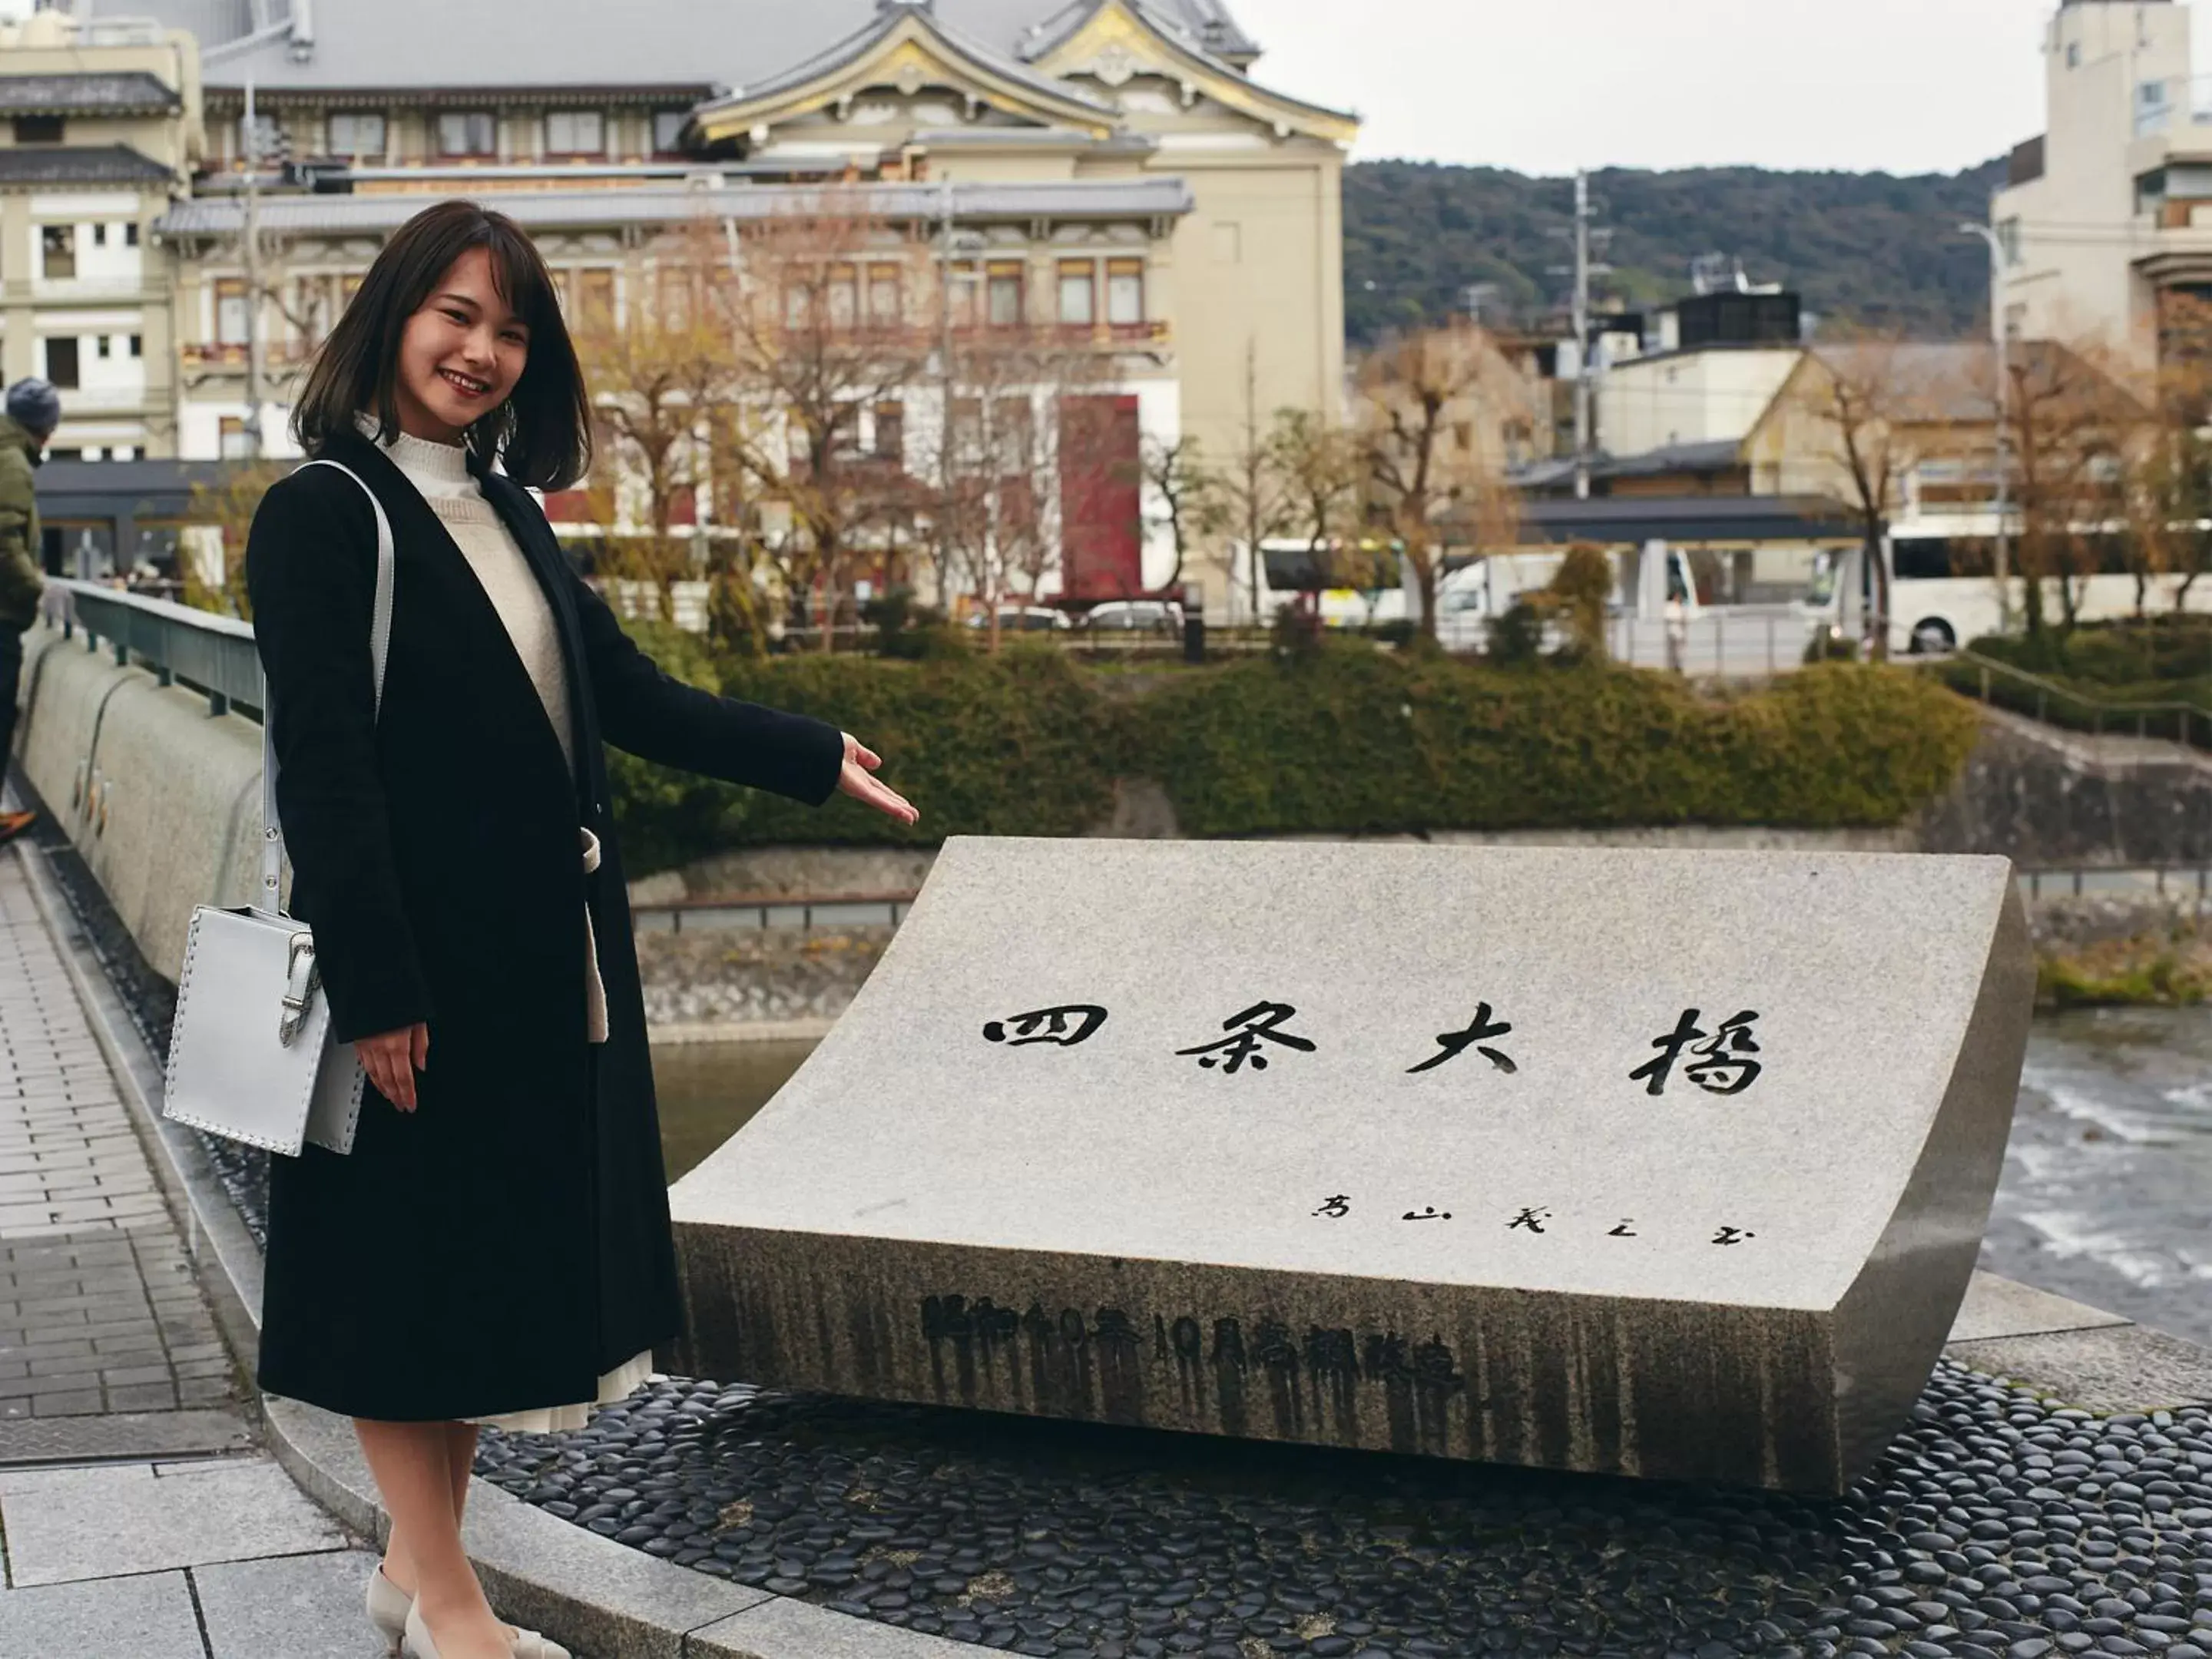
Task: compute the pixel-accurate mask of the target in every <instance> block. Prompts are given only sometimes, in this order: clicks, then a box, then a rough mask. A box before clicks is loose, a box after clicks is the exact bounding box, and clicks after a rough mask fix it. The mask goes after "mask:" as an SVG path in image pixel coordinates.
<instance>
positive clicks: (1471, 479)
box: [1354, 322, 1529, 641]
mask: <svg viewBox="0 0 2212 1659" xmlns="http://www.w3.org/2000/svg"><path fill="white" fill-rule="evenodd" d="M1354 389H1355V392H1356V393H1357V396H1358V406H1357V410H1356V416H1355V420H1354V430H1355V432H1356V433H1357V442H1358V455H1359V461H1360V471H1361V474H1362V480H1363V483H1364V488H1365V489H1366V491H1367V499H1368V502H1369V505H1370V510H1371V511H1372V512H1373V513H1374V514H1375V515H1376V517H1377V518H1380V519H1382V520H1384V521H1386V522H1387V523H1388V524H1389V526H1390V528H1391V530H1392V532H1394V534H1395V538H1396V540H1397V543H1398V545H1399V547H1400V549H1401V551H1402V552H1403V553H1404V555H1405V557H1406V561H1407V564H1408V565H1409V566H1411V568H1412V570H1413V580H1414V581H1415V583H1416V585H1417V586H1418V587H1419V599H1420V606H1421V632H1422V635H1424V636H1425V638H1427V639H1429V640H1431V641H1434V640H1435V638H1436V635H1437V582H1438V580H1439V579H1440V577H1441V576H1442V574H1443V556H1444V552H1445V550H1446V548H1447V546H1448V545H1449V544H1452V543H1454V542H1456V543H1457V544H1460V545H1463V546H1466V547H1468V548H1469V549H1471V550H1480V549H1481V548H1483V547H1485V546H1493V545H1497V544H1501V543H1504V542H1505V541H1507V540H1509V539H1510V538H1511V536H1512V533H1513V526H1514V524H1515V521H1516V503H1515V500H1514V496H1513V494H1512V491H1511V489H1510V487H1509V486H1508V485H1507V483H1506V482H1505V465H1506V457H1507V453H1508V435H1509V434H1510V433H1511V432H1513V431H1516V430H1517V429H1520V428H1522V427H1525V425H1526V424H1527V422H1528V419H1529V412H1528V385H1527V382H1526V381H1525V380H1523V378H1522V376H1521V375H1520V374H1518V373H1517V372H1516V370H1515V369H1514V368H1513V366H1512V365H1511V364H1510V363H1509V362H1507V361H1506V359H1505V357H1504V356H1503V354H1501V353H1500V352H1499V351H1498V348H1497V347H1496V345H1495V344H1494V343H1492V341H1491V338H1490V337H1489V335H1488V334H1486V332H1485V331H1483V330H1482V329H1480V328H1479V327H1477V326H1475V325H1474V324H1472V323H1467V322H1457V323H1453V324H1450V325H1446V326H1443V327H1441V328H1434V329H1427V330H1424V331H1420V332H1418V333H1413V334H1407V335H1405V336H1402V337H1399V338H1397V339H1395V340H1391V341H1388V342H1385V343H1383V344H1382V345H1380V346H1378V347H1377V348H1376V349H1375V350H1374V351H1373V352H1371V353H1370V354H1369V355H1368V356H1367V357H1366V359H1365V360H1364V362H1362V363H1361V364H1360V366H1359V369H1358V375H1357V377H1356V380H1355V381H1354Z"/></svg>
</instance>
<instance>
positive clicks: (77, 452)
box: [46, 448, 84, 461]
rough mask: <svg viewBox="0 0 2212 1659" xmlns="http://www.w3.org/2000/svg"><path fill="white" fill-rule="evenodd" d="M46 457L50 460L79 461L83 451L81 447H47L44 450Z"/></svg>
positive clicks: (82, 456)
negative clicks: (47, 448)
mask: <svg viewBox="0 0 2212 1659" xmlns="http://www.w3.org/2000/svg"><path fill="white" fill-rule="evenodd" d="M46 459H48V460H50V461H81V460H82V459H84V451H82V449H60V448H54V449H49V450H48V451H46Z"/></svg>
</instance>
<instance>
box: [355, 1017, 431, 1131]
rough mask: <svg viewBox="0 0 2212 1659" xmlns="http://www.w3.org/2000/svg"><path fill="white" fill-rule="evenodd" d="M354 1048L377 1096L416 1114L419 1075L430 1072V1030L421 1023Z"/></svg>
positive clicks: (368, 1038)
mask: <svg viewBox="0 0 2212 1659" xmlns="http://www.w3.org/2000/svg"><path fill="white" fill-rule="evenodd" d="M353 1046H354V1052H355V1053H356V1054H359V1055H360V1056H361V1064H362V1070H364V1071H366V1072H367V1073H368V1080H369V1081H370V1082H371V1083H374V1085H376V1092H377V1093H379V1094H380V1095H382V1096H383V1097H385V1098H386V1100H388V1101H390V1102H391V1103H392V1104H393V1105H394V1106H397V1107H398V1109H400V1110H401V1111H403V1112H411V1111H413V1110H414V1109H415V1073H417V1072H427V1071H428V1070H429V1069H430V1028H429V1027H428V1026H427V1025H425V1024H422V1022H421V1021H419V1020H418V1021H416V1023H415V1024H412V1025H403V1026H402V1027H400V1029H399V1030H396V1031H383V1032H380V1033H378V1034H377V1035H376V1036H366V1037H362V1038H361V1039H360V1040H359V1041H358V1042H356V1043H355V1044H354V1045H353Z"/></svg>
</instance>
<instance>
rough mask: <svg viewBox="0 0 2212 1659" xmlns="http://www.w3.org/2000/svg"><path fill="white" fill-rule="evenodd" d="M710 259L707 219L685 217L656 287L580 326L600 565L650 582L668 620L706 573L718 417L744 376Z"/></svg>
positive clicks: (658, 264) (602, 309)
mask: <svg viewBox="0 0 2212 1659" xmlns="http://www.w3.org/2000/svg"><path fill="white" fill-rule="evenodd" d="M713 267H714V261H713V259H712V258H711V244H710V243H708V240H706V236H705V233H704V228H703V227H699V228H691V227H686V228H684V229H683V230H681V231H679V232H678V234H676V235H674V236H672V237H671V238H670V239H669V240H668V241H667V242H666V243H665V245H664V246H662V247H661V248H660V249H659V250H658V257H657V258H656V261H655V264H654V268H653V276H654V278H655V279H656V281H655V286H654V288H653V289H650V290H648V291H647V292H645V293H634V294H633V295H631V299H630V303H629V306H628V307H626V309H625V310H624V311H623V313H622V314H621V315H620V316H617V315H616V314H615V312H614V310H613V307H611V305H610V304H608V303H606V302H605V301H599V302H597V303H587V304H586V306H585V307H584V308H583V310H582V311H581V313H580V315H579V316H578V317H577V318H576V319H575V324H574V337H575V341H576V349H577V356H578V357H579V358H580V360H581V362H582V363H583V367H584V375H585V380H586V384H587V385H588V386H591V388H592V415H593V421H594V425H595V427H596V428H597V430H596V432H595V434H594V439H595V442H594V449H595V452H596V453H595V454H594V457H593V465H592V476H591V477H590V479H589V480H588V483H587V487H586V500H587V501H588V503H589V510H590V513H591V516H592V519H593V520H594V521H595V522H596V523H598V524H599V526H600V527H601V528H602V530H603V531H604V532H605V537H606V540H605V548H606V553H605V559H604V568H605V574H609V575H611V576H616V577H620V578H623V579H626V580H634V581H643V582H647V583H650V584H651V585H652V586H653V591H654V594H655V599H656V603H657V605H658V606H659V611H660V614H661V615H662V616H664V617H671V618H672V617H673V614H674V612H673V607H672V601H671V597H670V592H669V590H670V588H671V586H672V585H673V584H674V583H675V582H676V581H677V580H679V579H680V578H683V577H685V576H690V575H699V574H704V573H705V567H706V564H707V560H706V558H705V556H704V555H705V553H706V544H705V539H704V531H705V526H702V525H700V524H699V522H698V517H699V515H698V512H697V507H698V501H699V496H700V492H701V489H702V486H704V485H706V484H708V482H709V479H710V472H709V465H708V463H709V457H710V455H711V453H712V445H711V442H710V441H709V440H710V438H711V436H712V434H713V432H714V430H715V427H714V422H715V420H716V417H717V415H718V413H719V411H720V406H721V404H722V402H723V400H724V399H726V398H727V397H729V396H730V395H731V393H732V390H733V387H734V385H735V382H736V380H737V362H736V357H735V354H734V351H733V349H732V345H731V342H730V338H729V336H728V335H727V333H726V331H724V330H722V329H721V328H720V327H718V326H717V325H716V321H715V319H714V318H713V317H712V316H711V315H710V314H709V313H708V310H707V308H706V307H705V306H704V305H703V304H702V294H703V291H704V289H705V287H706V284H707V283H709V282H711V281H712V280H713V277H714V268H713ZM679 532H680V533H679Z"/></svg>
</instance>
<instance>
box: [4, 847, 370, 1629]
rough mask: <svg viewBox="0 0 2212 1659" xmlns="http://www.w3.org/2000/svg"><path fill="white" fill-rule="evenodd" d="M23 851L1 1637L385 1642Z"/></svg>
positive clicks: (11, 1093) (11, 1102)
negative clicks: (278, 1458) (193, 1242)
mask: <svg viewBox="0 0 2212 1659" xmlns="http://www.w3.org/2000/svg"><path fill="white" fill-rule="evenodd" d="M22 856H24V855H21V854H17V853H15V852H13V851H6V852H0V1564H3V1565H4V1569H5V1572H4V1578H0V1583H4V1586H5V1587H4V1588H0V1655H5V1656H8V1659H17V1656H21V1659H373V1656H375V1655H379V1654H381V1653H382V1652H383V1651H384V1649H383V1645H382V1644H381V1643H380V1641H379V1640H378V1639H377V1638H376V1635H375V1633H374V1632H373V1631H372V1630H371V1629H370V1627H369V1626H368V1621H367V1620H366V1619H365V1618H364V1616H363V1614H362V1605H361V1596H362V1585H363V1583H364V1582H365V1581H366V1579H367V1578H368V1572H369V1570H370V1568H371V1566H372V1565H374V1561H375V1557H374V1555H373V1554H371V1553H368V1552H366V1551H364V1550H362V1549H360V1548H359V1547H357V1546H356V1541H355V1540H353V1539H351V1538H349V1536H348V1535H347V1534H345V1533H344V1532H343V1530H342V1529H341V1528H339V1527H338V1526H337V1523H336V1522H333V1521H332V1520H331V1518H330V1517H329V1516H326V1515H325V1514H324V1513H323V1511H322V1510H319V1509H318V1508H317V1507H316V1506H315V1505H314V1504H313V1503H311V1502H310V1501H309V1500H308V1499H307V1498H306V1497H305V1496H304V1495H303V1494H302V1493H301V1492H300V1491H299V1490H298V1489H297V1488H296V1487H295V1486H293V1484H292V1482H291V1480H290V1479H289V1477H288V1476H286V1474H284V1472H283V1470H282V1469H281V1468H278V1467H277V1466H276V1462H274V1461H273V1460H271V1459H270V1458H269V1457H268V1456H267V1455H264V1454H263V1453H261V1452H260V1451H258V1449H256V1448H255V1446H254V1443H253V1440H252V1435H251V1433H250V1431H249V1430H248V1426H247V1418H246V1411H245V1408H244V1403H243V1402H244V1398H245V1396H244V1393H243V1390H244V1388H245V1382H244V1379H243V1378H242V1377H241V1376H240V1375H239V1372H238V1370H237V1367H236V1366H235V1364H234V1362H233V1361H232V1358H231V1357H230V1354H229V1352H228V1350H227V1349H226V1348H225V1347H224V1346H223V1344H222V1338H221V1336H220V1335H219V1334H218V1333H217V1331H216V1324H215V1320H214V1317H213V1316H212V1315H211V1314H210V1311H209V1309H208V1307H207V1304H206V1302H205V1300H204V1298H203V1297H202V1296H201V1294H200V1291H199V1289H198V1287H197V1285H196V1284H195V1282H194V1279H193V1277H192V1273H191V1262H190V1261H189V1260H188V1259H187V1258H186V1256H185V1247H184V1242H183V1239H182V1237H180V1236H179V1233H178V1231H177V1230H176V1227H175V1225H174V1224H173V1222H172V1220H171V1218H170V1216H169V1212H168V1210H167V1206H165V1204H164V1202H163V1200H162V1197H161V1191H160V1188H158V1187H157V1185H156V1184H155V1179H154V1176H153V1171H152V1170H151V1168H150V1167H149V1164H148V1163H147V1161H146V1156H145V1153H144V1152H143V1150H142V1148H141V1147H140V1146H139V1142H138V1139H137V1134H136V1133H134V1131H133V1130H132V1127H131V1119H130V1114H129V1109H128V1108H127V1107H126V1106H125V1104H124V1103H123V1099H122V1097H121V1095H120V1093H119V1092H118V1090H117V1087H116V1085H115V1081H114V1079H113V1078H112V1076H111V1074H110V1073H109V1071H108V1068H107V1065H106V1060H104V1058H103V1057H102V1055H101V1054H100V1048H99V1045H98V1043H97V1042H95V1040H94V1036H93V1034H92V1030H91V1027H90V1025H89V1024H88V1021H87V1018H86V1016H85V1012H84V1010H83V1008H82V1006H81V1005H80V1003H79V1002H78V1000H77V996H76V990H75V987H74V983H73V981H71V979H70V975H69V972H68V970H67V969H66V968H65V966H64V963H63V960H62V957H61V954H60V949H61V947H60V945H58V942H57V941H56V939H54V937H53V935H52V932H51V931H50V930H49V929H48V927H46V921H45V919H44V917H43V916H42V915H41V914H40V910H39V908H38V906H37V904H36V903H35V902H34V901H33V896H32V888H31V884H30V878H28V876H27V873H26V872H25V869H24V866H23V864H22V862H21V858H22Z"/></svg>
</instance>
